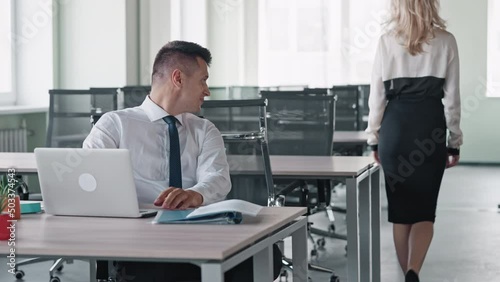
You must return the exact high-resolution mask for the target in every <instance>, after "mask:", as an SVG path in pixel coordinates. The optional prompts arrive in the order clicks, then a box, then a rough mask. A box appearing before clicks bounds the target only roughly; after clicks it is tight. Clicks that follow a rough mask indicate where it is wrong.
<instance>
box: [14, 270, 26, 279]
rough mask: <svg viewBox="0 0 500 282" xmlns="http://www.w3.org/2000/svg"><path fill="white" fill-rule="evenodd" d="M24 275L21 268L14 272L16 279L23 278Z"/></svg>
mask: <svg viewBox="0 0 500 282" xmlns="http://www.w3.org/2000/svg"><path fill="white" fill-rule="evenodd" d="M24 275H26V274H25V273H24V271H22V270H18V271H16V273H14V277H16V279H23V277H24Z"/></svg>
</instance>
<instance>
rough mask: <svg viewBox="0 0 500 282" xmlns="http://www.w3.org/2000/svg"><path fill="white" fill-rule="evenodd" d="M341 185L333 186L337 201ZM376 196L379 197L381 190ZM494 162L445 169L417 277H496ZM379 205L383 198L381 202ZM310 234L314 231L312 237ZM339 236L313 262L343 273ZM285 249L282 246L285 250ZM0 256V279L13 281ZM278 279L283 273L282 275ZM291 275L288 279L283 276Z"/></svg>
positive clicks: (393, 273)
mask: <svg viewBox="0 0 500 282" xmlns="http://www.w3.org/2000/svg"><path fill="white" fill-rule="evenodd" d="M341 192H342V191H341V190H340V192H339V195H338V197H339V199H338V200H340V202H341V199H342V193H341ZM382 199H383V200H382V202H383V203H385V200H384V199H385V197H384V194H382ZM498 204H500V167H483V166H459V167H456V168H452V169H450V170H448V171H447V172H446V174H445V177H444V179H443V184H442V188H441V194H440V198H439V204H438V212H437V219H436V225H435V235H434V240H433V243H432V245H431V248H430V250H429V253H428V255H427V259H426V262H425V264H424V267H423V269H422V273H421V281H423V282H478V281H480V282H498V281H500V213H499V212H498V209H497V205H498ZM383 206H385V204H383ZM343 218H344V217H343V215H337V221H338V222H337V230H338V231H339V232H342V231H343V230H345V226H343ZM386 218H387V215H386V213H385V210H383V212H382V229H381V232H382V242H381V244H382V281H383V282H399V281H403V276H402V274H401V271H400V269H399V266H398V263H397V260H396V256H395V251H394V247H393V243H392V231H391V230H392V228H391V225H390V224H389V223H388V222H387V221H386ZM311 219H312V220H313V221H314V223H315V225H316V226H317V227H321V226H326V224H327V223H328V222H327V220H326V216H325V215H324V214H316V215H313V216H312V218H311ZM315 238H316V239H317V238H318V237H315ZM345 245H346V243H345V241H340V240H335V239H329V238H327V239H326V245H325V249H324V250H320V251H319V256H318V258H317V259H314V260H312V261H311V262H313V263H318V264H319V265H322V266H326V267H331V268H334V269H335V272H336V273H337V275H339V276H340V279H341V281H347V279H346V257H345ZM286 251H287V252H288V248H287V250H286ZM5 262H6V259H5V258H0V281H2V282H8V281H16V280H15V279H14V278H13V277H12V276H11V275H10V274H9V273H7V271H6V263H5ZM49 266H50V263H39V264H36V265H30V266H26V267H23V270H24V271H25V272H26V276H25V279H24V281H30V282H31V281H32V282H48V281H49V279H48V268H49ZM310 276H311V278H312V281H318V282H323V281H324V282H329V276H330V275H329V274H325V273H319V272H315V271H313V272H311V273H310ZM60 278H61V280H62V282H80V281H88V264H87V263H84V262H80V261H75V263H74V264H71V265H66V266H65V268H64V269H63V271H62V273H61V275H60ZM282 281H284V279H282ZM288 281H291V279H288Z"/></svg>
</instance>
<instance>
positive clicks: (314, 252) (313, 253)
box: [311, 249, 318, 258]
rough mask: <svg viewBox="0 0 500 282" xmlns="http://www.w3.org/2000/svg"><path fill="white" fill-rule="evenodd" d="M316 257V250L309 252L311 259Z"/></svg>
mask: <svg viewBox="0 0 500 282" xmlns="http://www.w3.org/2000/svg"><path fill="white" fill-rule="evenodd" d="M317 256H318V250H316V249H313V250H311V258H313V257H317Z"/></svg>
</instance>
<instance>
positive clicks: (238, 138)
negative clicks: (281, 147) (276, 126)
mask: <svg viewBox="0 0 500 282" xmlns="http://www.w3.org/2000/svg"><path fill="white" fill-rule="evenodd" d="M199 115H201V116H203V117H204V118H206V119H208V120H210V121H211V122H212V123H214V125H215V126H216V127H217V129H219V131H220V132H221V134H222V138H223V139H224V143H225V146H226V154H227V155H228V159H229V160H230V161H231V155H237V156H241V155H253V156H258V157H256V158H252V160H255V161H258V162H259V164H258V165H257V167H259V168H262V173H261V176H262V177H249V176H243V175H240V174H233V173H232V174H231V181H232V183H233V187H234V188H237V189H231V192H230V194H229V195H228V197H229V198H237V199H245V200H247V201H250V202H254V203H257V204H260V205H267V206H275V205H279V203H277V202H276V197H275V192H274V183H273V179H272V171H271V162H270V159H269V149H268V145H267V122H266V117H265V115H266V101H265V100H264V99H249V100H209V101H205V103H203V106H202V109H201V112H200V113H199ZM230 165H231V163H230ZM235 165H237V163H235ZM255 187H265V188H266V189H263V190H256V189H255Z"/></svg>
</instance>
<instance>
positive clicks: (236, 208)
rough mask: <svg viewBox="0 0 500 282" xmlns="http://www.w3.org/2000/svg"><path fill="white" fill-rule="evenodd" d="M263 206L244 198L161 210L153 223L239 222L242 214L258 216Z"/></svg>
mask: <svg viewBox="0 0 500 282" xmlns="http://www.w3.org/2000/svg"><path fill="white" fill-rule="evenodd" d="M261 209H262V206H259V205H256V204H252V203H249V202H246V201H243V200H226V201H222V202H217V203H214V204H211V205H207V206H202V207H199V208H197V209H190V210H160V211H159V212H158V214H157V215H156V217H155V219H154V220H153V223H205V224H207V223H210V224H238V223H240V222H241V220H242V219H243V216H242V215H248V216H257V214H258V213H259V212H260V210H261Z"/></svg>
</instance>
